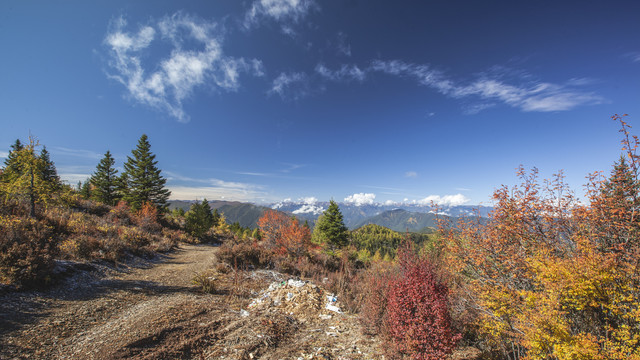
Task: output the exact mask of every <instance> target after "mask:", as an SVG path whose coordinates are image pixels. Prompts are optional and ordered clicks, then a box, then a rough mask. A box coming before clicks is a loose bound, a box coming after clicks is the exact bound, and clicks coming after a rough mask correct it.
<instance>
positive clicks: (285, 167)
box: [0, 0, 640, 204]
mask: <svg viewBox="0 0 640 360" xmlns="http://www.w3.org/2000/svg"><path fill="white" fill-rule="evenodd" d="M638 15H640V3H638V2H637V1H588V2H585V1H410V0H406V1H372V0H349V1H337V0H335V1H319V0H246V1H236V0H227V1H222V0H221V1H183V2H175V1H136V2H128V1H101V2H88V1H64V2H53V1H12V0H7V1H2V2H1V3H0V49H2V53H3V55H2V56H0V123H1V125H2V131H1V132H0V157H1V156H6V152H7V151H8V149H9V146H10V145H11V144H12V143H13V142H14V141H15V139H16V138H20V139H23V140H24V139H26V138H27V137H28V136H29V133H31V134H33V135H35V136H36V137H37V138H38V139H39V140H40V142H41V143H43V144H45V145H46V146H47V148H48V150H49V151H50V152H51V154H52V158H53V160H54V162H55V163H56V166H57V168H58V172H59V173H60V175H61V176H62V178H63V179H65V180H67V181H69V182H70V183H74V184H75V183H77V181H78V180H83V179H85V178H86V177H88V176H89V175H90V174H91V173H92V172H93V171H94V169H95V166H96V164H97V163H98V161H99V159H100V158H101V157H102V155H103V154H104V152H105V151H107V150H110V151H111V152H112V153H113V154H114V156H115V158H116V161H117V166H118V167H120V168H121V167H122V164H123V162H124V161H125V160H126V156H127V155H129V154H130V151H131V149H132V148H133V147H134V146H135V144H136V142H137V139H138V138H139V137H140V135H141V134H143V133H146V134H147V135H148V136H149V139H150V142H151V145H152V151H153V152H154V153H155V154H156V155H157V160H158V161H159V166H160V167H161V168H162V169H163V174H164V175H165V176H166V177H167V178H168V179H169V181H168V186H169V187H170V189H171V190H172V191H173V196H172V197H173V198H176V199H187V200H192V199H201V198H202V197H207V198H208V199H210V200H213V199H227V200H240V201H252V202H259V203H262V202H276V201H279V200H282V199H285V198H290V199H293V200H295V199H302V198H304V199H307V200H309V199H311V200H314V199H318V200H328V199H331V198H333V199H336V200H339V201H342V200H344V199H346V200H347V201H352V202H357V203H369V202H381V203H382V202H420V201H430V200H435V201H438V202H441V203H443V204H462V203H465V204H480V203H482V204H488V203H489V200H490V195H491V193H492V192H493V190H494V189H495V188H497V187H499V186H500V185H501V184H507V185H510V184H514V183H516V182H517V178H516V176H515V168H516V167H517V166H518V165H519V164H523V165H524V166H525V167H527V168H529V167H533V166H535V167H538V168H539V169H540V171H541V175H542V177H548V176H550V175H551V174H553V173H555V172H557V171H558V170H561V169H563V170H564V173H565V175H566V176H567V181H568V182H569V183H570V184H571V186H572V187H573V188H574V189H575V190H576V191H577V192H578V193H580V192H581V189H582V188H581V186H582V184H583V183H584V182H585V180H584V177H585V176H586V175H587V174H588V173H590V172H593V171H595V170H604V171H609V169H610V165H611V164H612V162H613V161H615V160H616V159H617V157H619V154H620V150H619V149H620V143H619V140H620V137H619V134H618V132H617V130H618V126H617V124H616V123H614V122H613V121H611V120H610V119H609V118H610V116H611V115H613V114H615V113H629V114H630V117H629V121H630V123H631V124H634V123H640V121H638V116H639V115H640V109H639V107H640V104H639V101H638V100H639V98H638V96H639V95H640V81H638V80H639V79H640V37H638V35H639V34H640V22H638V21H637V18H638Z"/></svg>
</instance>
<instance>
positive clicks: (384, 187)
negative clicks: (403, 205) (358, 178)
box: [362, 185, 405, 192]
mask: <svg viewBox="0 0 640 360" xmlns="http://www.w3.org/2000/svg"><path fill="white" fill-rule="evenodd" d="M362 187H365V188H369V189H379V190H390V191H396V192H397V191H400V192H404V191H405V190H404V189H398V188H393V187H387V186H372V185H362Z"/></svg>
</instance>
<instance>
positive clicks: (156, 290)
mask: <svg viewBox="0 0 640 360" xmlns="http://www.w3.org/2000/svg"><path fill="white" fill-rule="evenodd" d="M216 250H217V248H216V247H214V246H210V245H197V246H196V245H182V246H181V247H180V248H179V249H177V250H176V251H175V252H173V253H171V254H169V255H166V256H163V258H162V259H160V260H157V261H153V262H148V263H143V264H138V265H137V266H133V267H129V268H125V269H122V270H120V271H113V270H109V269H107V268H98V269H97V270H98V271H92V272H90V273H87V274H83V275H81V276H80V277H79V278H78V276H73V277H72V278H71V279H70V280H68V281H67V282H66V283H65V284H63V285H61V286H58V287H56V288H55V289H52V290H50V291H47V292H42V293H37V292H36V293H16V294H9V295H4V296H2V298H0V301H1V304H0V359H13V358H25V359H26V358H51V359H92V358H95V359H110V358H125V357H128V356H139V355H141V353H143V352H144V351H137V354H136V351H135V350H136V349H138V348H140V347H141V346H143V345H144V346H145V347H146V346H148V345H149V346H150V345H153V342H154V341H155V342H156V343H157V344H159V343H160V342H161V341H160V340H162V339H165V340H166V339H167V337H171V335H172V333H176V334H177V333H180V332H181V331H180V330H183V329H186V327H187V325H188V323H190V322H192V321H193V320H194V319H196V318H198V316H199V315H202V314H204V313H207V312H208V310H211V309H213V308H215V307H216V306H219V304H218V301H216V300H217V299H216V298H215V296H213V295H209V294H202V293H200V292H199V291H197V288H196V287H195V286H194V285H193V284H192V283H191V280H192V279H193V277H194V275H195V274H196V273H198V272H201V271H204V270H205V269H207V268H210V267H212V265H213V263H214V262H215V252H216ZM85 273H86V272H85ZM180 336H181V335H180ZM147 338H150V339H151V341H148V342H147V343H146V344H142V343H144V340H145V339H147ZM161 338H162V339H161ZM154 339H155V340H154ZM141 341H142V343H141ZM136 342H138V343H139V344H138V345H140V346H136V345H135V344H136ZM132 344H134V346H131V345H132ZM151 347H152V346H151ZM138 350H143V349H138ZM156 350H158V351H160V352H161V349H156ZM190 351H191V349H186V350H185V351H183V353H185V354H186V353H188V352H190ZM160 355H162V354H160ZM167 356H168V357H171V356H169V354H167ZM141 357H142V356H141ZM158 357H161V356H157V357H156V358H158Z"/></svg>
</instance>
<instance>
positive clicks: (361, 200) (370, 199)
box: [344, 193, 376, 206]
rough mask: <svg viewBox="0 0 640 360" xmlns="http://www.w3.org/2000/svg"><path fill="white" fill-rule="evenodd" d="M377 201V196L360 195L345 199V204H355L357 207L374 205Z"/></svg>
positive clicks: (369, 194) (371, 194)
mask: <svg viewBox="0 0 640 360" xmlns="http://www.w3.org/2000/svg"><path fill="white" fill-rule="evenodd" d="M375 200H376V194H373V193H358V194H353V195H349V196H347V197H346V198H344V202H345V203H347V204H353V205H355V206H362V205H373V204H374V203H375Z"/></svg>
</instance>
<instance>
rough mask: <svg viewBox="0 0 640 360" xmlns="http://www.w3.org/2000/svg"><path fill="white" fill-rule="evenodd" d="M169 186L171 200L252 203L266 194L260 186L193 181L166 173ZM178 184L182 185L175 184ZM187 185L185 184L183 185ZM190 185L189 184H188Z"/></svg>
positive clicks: (215, 181) (209, 180)
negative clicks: (218, 200)
mask: <svg viewBox="0 0 640 360" xmlns="http://www.w3.org/2000/svg"><path fill="white" fill-rule="evenodd" d="M166 173H167V175H168V177H167V180H169V182H170V184H169V185H168V186H167V187H168V188H169V190H171V198H172V199H180V200H189V199H202V198H207V199H225V200H233V201H254V200H255V199H258V198H265V196H266V192H265V191H264V187H263V186H262V185H257V184H248V183H241V182H235V181H224V180H220V179H215V178H211V179H194V178H190V177H185V176H181V175H178V174H175V173H172V172H166ZM176 182H180V183H182V184H175V183H176ZM185 183H187V184H185ZM188 183H191V184H188Z"/></svg>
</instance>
